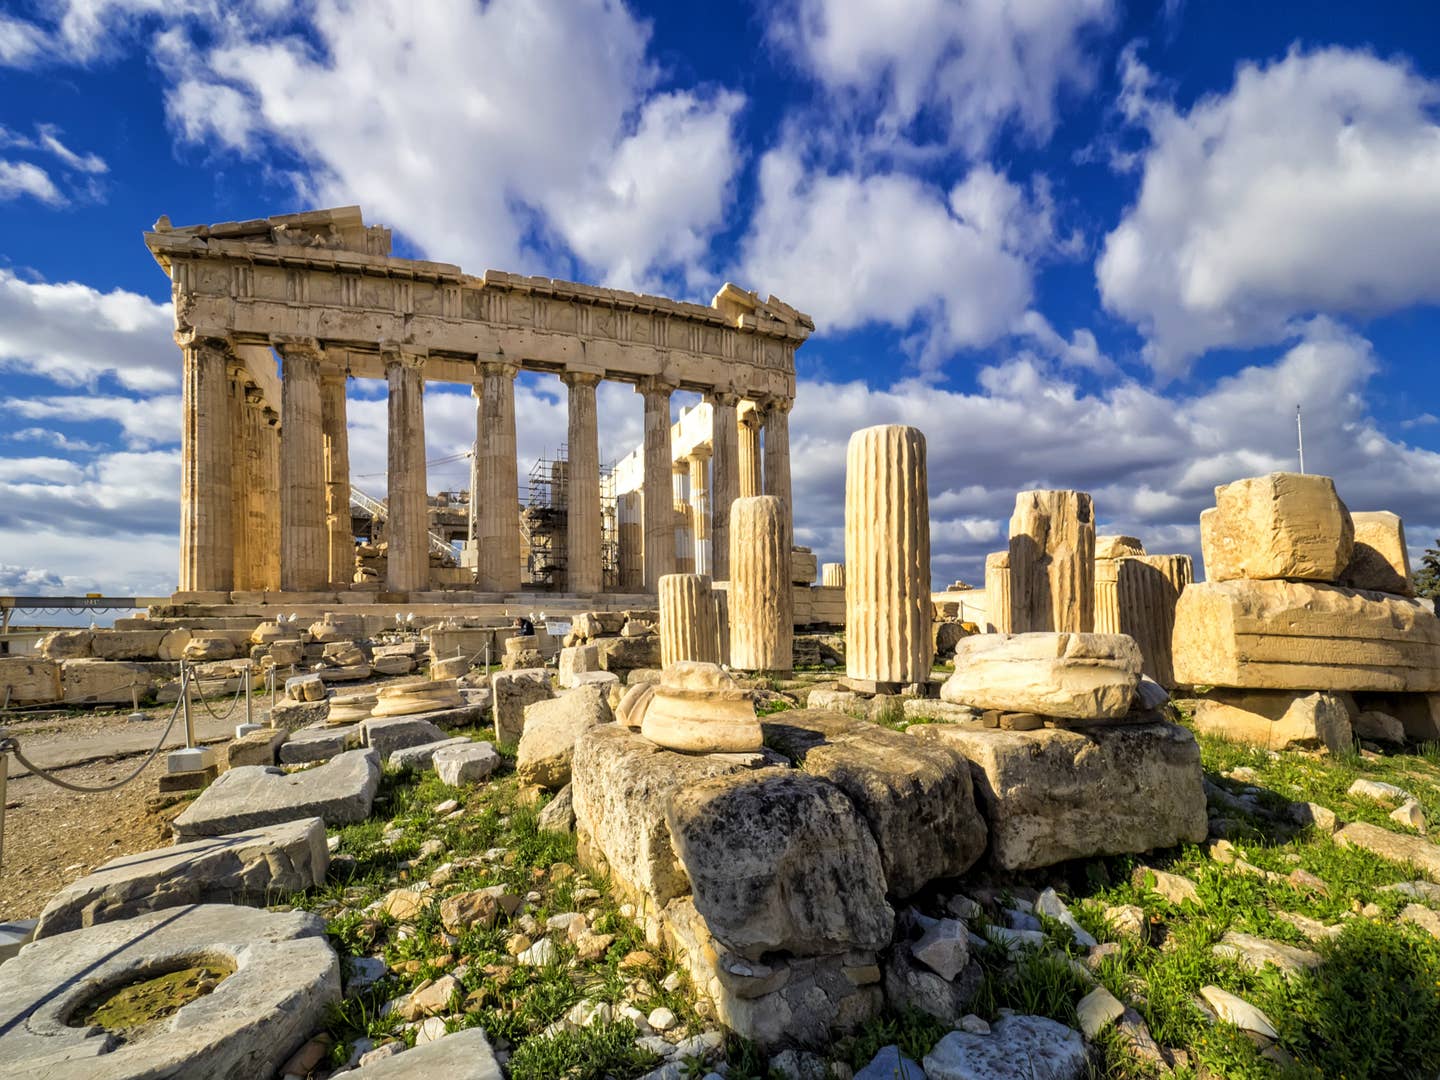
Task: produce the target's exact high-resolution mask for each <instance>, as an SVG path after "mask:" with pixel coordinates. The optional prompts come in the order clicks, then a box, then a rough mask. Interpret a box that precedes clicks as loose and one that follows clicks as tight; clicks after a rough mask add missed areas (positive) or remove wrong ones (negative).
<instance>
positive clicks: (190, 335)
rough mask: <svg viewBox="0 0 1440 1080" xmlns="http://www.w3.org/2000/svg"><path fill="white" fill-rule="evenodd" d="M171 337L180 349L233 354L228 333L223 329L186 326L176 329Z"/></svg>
mask: <svg viewBox="0 0 1440 1080" xmlns="http://www.w3.org/2000/svg"><path fill="white" fill-rule="evenodd" d="M171 336H172V337H173V338H174V339H175V344H176V345H178V346H180V348H182V349H219V350H221V351H223V352H227V353H232V354H233V352H234V342H233V341H231V340H230V331H229V330H226V329H223V328H218V327H206V326H187V327H185V328H184V329H177V330H176V331H175V332H174V334H172V335H171Z"/></svg>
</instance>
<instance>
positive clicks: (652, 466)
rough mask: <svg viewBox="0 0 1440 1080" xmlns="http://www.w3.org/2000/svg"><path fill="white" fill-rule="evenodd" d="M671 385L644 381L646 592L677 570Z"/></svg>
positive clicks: (639, 388)
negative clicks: (672, 485)
mask: <svg viewBox="0 0 1440 1080" xmlns="http://www.w3.org/2000/svg"><path fill="white" fill-rule="evenodd" d="M672 389H673V387H672V386H671V384H670V383H668V382H665V381H664V380H662V379H658V378H655V377H653V376H652V377H648V378H644V379H641V380H640V381H639V383H637V384H636V386H635V390H636V392H637V393H639V394H641V395H643V396H644V398H645V506H644V513H645V591H646V592H654V591H655V590H656V589H657V588H659V585H660V579H661V578H662V577H664V576H665V575H666V574H669V573H673V572H674V570H675V497H674V493H673V491H672V490H671V483H670V391H671V390H672Z"/></svg>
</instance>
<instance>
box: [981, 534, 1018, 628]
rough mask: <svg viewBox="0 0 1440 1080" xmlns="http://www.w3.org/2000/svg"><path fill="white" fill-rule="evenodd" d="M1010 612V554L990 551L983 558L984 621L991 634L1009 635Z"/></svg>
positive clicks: (1011, 623) (1011, 622)
mask: <svg viewBox="0 0 1440 1080" xmlns="http://www.w3.org/2000/svg"><path fill="white" fill-rule="evenodd" d="M1010 611H1011V603H1010V552H1009V551H992V552H991V553H990V554H989V555H986V556H985V621H986V622H988V623H989V624H990V632H991V633H993V634H1008V633H1010V627H1011V626H1012V625H1014V623H1013V621H1012V620H1011V617H1010Z"/></svg>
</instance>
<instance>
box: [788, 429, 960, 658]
mask: <svg viewBox="0 0 1440 1080" xmlns="http://www.w3.org/2000/svg"><path fill="white" fill-rule="evenodd" d="M767 438H768V435H767ZM776 498H779V496H776ZM930 608H931V602H930V504H929V495H928V492H927V489H926V469H925V436H924V435H922V434H921V433H920V431H919V430H918V429H917V428H913V427H903V426H901V425H899V424H887V425H882V426H879V427H869V428H864V429H862V430H860V431H857V432H855V434H853V435H851V436H850V445H849V449H848V452H847V457H846V462H845V673H846V675H847V676H848V677H849V678H851V679H855V680H860V681H863V682H866V683H872V682H873V683H901V684H914V683H923V682H925V681H926V680H928V679H929V677H930V663H931V659H932V656H933V652H934V638H933V636H932V631H931V627H930Z"/></svg>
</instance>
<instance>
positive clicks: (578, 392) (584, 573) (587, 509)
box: [563, 371, 604, 595]
mask: <svg viewBox="0 0 1440 1080" xmlns="http://www.w3.org/2000/svg"><path fill="white" fill-rule="evenodd" d="M563 378H564V380H565V385H566V386H567V387H569V388H570V426H569V429H568V432H567V438H568V440H569V468H570V483H569V487H570V497H569V502H568V503H567V509H566V511H565V545H566V547H565V573H566V577H567V579H568V588H569V591H570V592H573V593H582V594H587V595H588V594H594V593H598V592H600V591H601V589H602V587H603V585H604V581H603V579H602V577H601V573H602V571H601V566H600V526H601V520H600V432H599V427H598V422H597V419H596V411H595V387H596V385H597V384H598V383H599V382H600V376H599V375H594V374H591V373H590V372H585V371H567V372H566V373H565V374H564V376H563Z"/></svg>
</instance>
